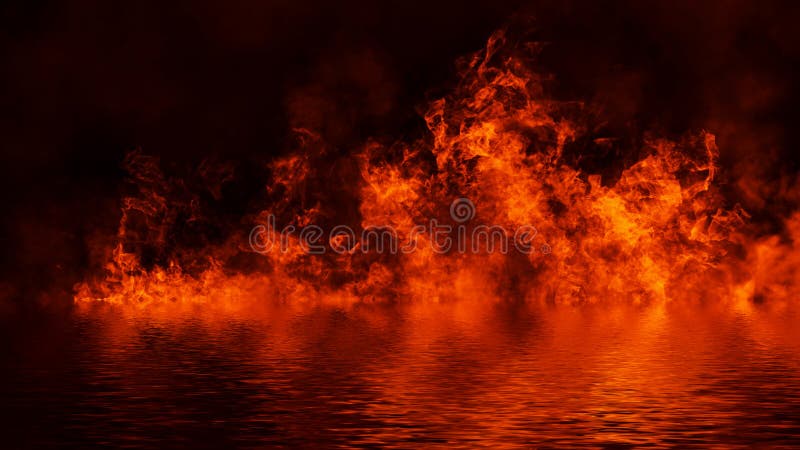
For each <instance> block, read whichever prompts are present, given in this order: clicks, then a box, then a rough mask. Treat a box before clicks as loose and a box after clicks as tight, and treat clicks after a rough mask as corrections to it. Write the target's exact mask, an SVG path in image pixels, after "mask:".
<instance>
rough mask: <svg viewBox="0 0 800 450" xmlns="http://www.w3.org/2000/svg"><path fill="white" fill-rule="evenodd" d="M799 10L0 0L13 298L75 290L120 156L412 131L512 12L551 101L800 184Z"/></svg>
mask: <svg viewBox="0 0 800 450" xmlns="http://www.w3.org/2000/svg"><path fill="white" fill-rule="evenodd" d="M798 19H800V15H798V10H797V8H796V7H795V6H794V2H766V1H725V2H694V1H677V2H676V1H663V2H634V1H631V2H627V1H620V2H588V1H587V2H560V1H558V2H556V1H553V2H549V1H539V2H522V1H508V2H499V1H480V2H469V3H468V2H463V1H459V2H452V1H446V2H436V1H403V2H377V1H375V2H366V1H354V0H348V1H343V2H322V1H317V2H312V1H307V0H300V1H289V0H285V1H264V2H245V1H238V0H237V1H229V2H219V3H212V2H208V1H175V2H146V1H142V2H109V1H73V2H64V3H57V2H41V3H35V2H22V1H19V2H11V3H5V4H4V5H3V6H2V7H0V58H1V59H2V71H1V72H0V99H2V110H0V137H1V139H0V145H1V146H2V156H1V158H2V160H1V161H0V166H1V167H2V168H1V169H0V177H2V186H1V187H0V189H1V191H2V194H1V195H2V205H3V220H2V224H3V225H2V239H3V241H2V245H3V252H2V261H0V265H1V266H2V268H3V273H4V275H3V283H2V297H3V301H4V302H5V303H6V305H5V306H8V304H10V303H9V302H12V303H13V304H14V305H16V306H15V308H17V307H19V306H20V305H36V306H35V308H40V307H42V306H45V307H52V306H53V305H54V304H60V303H59V300H54V299H57V298H67V299H68V298H69V292H70V289H71V286H72V284H73V283H75V282H76V281H78V280H79V279H80V278H81V276H82V273H83V271H84V270H85V267H86V258H87V256H86V251H85V240H86V236H87V235H88V234H89V233H91V232H93V231H96V230H97V229H104V230H109V231H110V232H113V230H114V226H115V223H116V221H117V220H118V214H119V207H118V201H119V196H120V185H121V183H122V180H123V178H124V172H123V171H122V169H121V167H120V165H121V162H122V159H123V157H124V155H125V153H126V152H128V151H130V150H132V149H134V148H137V147H141V148H142V149H143V150H144V151H145V152H146V153H148V154H152V155H158V156H159V157H160V158H161V159H162V161H164V164H165V165H166V166H168V167H170V166H172V167H178V168H180V167H183V166H194V165H197V164H198V163H199V162H200V161H202V160H203V159H204V158H206V157H209V156H215V157H218V158H220V159H226V160H234V161H240V162H242V161H244V162H247V163H252V164H260V163H262V162H263V161H265V160H268V159H269V158H270V157H272V156H274V155H277V154H280V153H282V152H284V151H286V147H287V136H288V133H289V130H290V129H291V127H292V126H295V125H302V126H306V127H309V128H312V129H315V130H317V131H319V132H320V133H321V134H322V135H323V137H324V138H325V139H326V140H327V141H328V142H329V143H331V145H332V146H334V147H335V148H336V149H338V151H341V152H348V151H350V150H351V149H353V148H355V147H357V146H358V145H359V144H360V143H363V142H364V140H365V139H366V138H368V137H370V136H382V137H390V138H391V139H405V138H407V137H411V138H413V137H419V136H421V135H422V134H423V130H424V124H423V122H422V120H421V119H420V118H419V114H418V112H419V110H420V109H421V108H424V105H425V102H426V100H427V99H429V98H432V97H435V96H437V95H440V94H442V93H444V92H446V91H447V88H448V86H451V85H452V83H453V82H454V80H455V67H454V61H455V59H456V58H457V57H458V56H461V55H464V54H466V53H469V52H471V51H475V50H478V49H480V48H481V47H482V46H483V44H484V43H485V41H486V39H487V37H488V36H489V35H490V34H491V32H492V31H494V30H496V29H498V28H500V27H502V26H504V25H506V24H508V23H510V22H512V21H517V22H519V21H522V22H525V21H529V20H533V21H532V22H531V23H534V24H535V29H536V33H535V36H537V38H539V39H541V40H542V41H543V42H546V43H547V45H546V47H545V50H544V52H543V54H542V56H541V61H540V63H541V66H542V71H543V72H544V73H550V74H553V76H554V80H555V83H554V84H553V86H552V95H554V96H555V97H558V98H563V99H580V100H583V101H586V102H589V103H590V104H592V105H594V107H596V108H597V109H598V111H601V112H602V114H603V115H604V117H606V120H608V122H609V123H610V124H618V125H620V126H624V127H627V128H629V129H635V130H655V131H656V132H659V133H662V134H665V135H673V134H676V135H677V134H680V133H682V132H684V131H687V130H698V129H702V128H706V129H709V130H710V131H712V132H715V133H716V134H717V137H718V143H719V144H720V147H721V149H722V160H723V164H724V165H725V166H726V167H727V169H728V172H729V173H730V174H731V177H732V179H735V178H736V177H739V176H742V174H743V173H745V172H747V171H748V170H751V169H747V167H756V166H757V167H758V168H759V169H758V175H759V176H761V177H766V178H767V179H769V178H775V179H777V177H778V176H781V175H783V176H786V174H790V175H791V174H793V173H796V167H797V163H798V158H797V156H795V152H794V149H795V148H796V146H797V143H798V138H797V133H796V132H795V124H796V119H797V118H798V112H797V107H796V105H797V102H798V100H799V99H800V97H799V96H798V88H797V84H796V80H797V79H798V78H797V76H796V75H797V70H798V69H797V67H800V64H798V63H800V61H798V59H800V32H798V31H797V30H798V28H800V26H799V25H800V24H799V23H798ZM748 161H750V162H752V164H750V165H748V163H747V162H748ZM743 201H744V203H745V206H749V207H750V209H751V210H758V209H759V208H769V207H770V201H769V199H768V200H767V201H766V203H764V202H761V203H759V202H758V201H749V204H748V200H747V199H744V200H743ZM45 292H47V293H48V294H47V295H43V293H45ZM5 306H4V308H5ZM5 309H7V308H5Z"/></svg>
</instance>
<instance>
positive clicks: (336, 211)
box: [75, 33, 800, 307]
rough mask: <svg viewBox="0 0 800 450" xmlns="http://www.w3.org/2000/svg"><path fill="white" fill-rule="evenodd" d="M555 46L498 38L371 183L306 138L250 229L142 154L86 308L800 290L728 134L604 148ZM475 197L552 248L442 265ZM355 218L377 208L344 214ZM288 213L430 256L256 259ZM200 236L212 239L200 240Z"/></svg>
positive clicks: (216, 190)
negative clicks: (544, 52)
mask: <svg viewBox="0 0 800 450" xmlns="http://www.w3.org/2000/svg"><path fill="white" fill-rule="evenodd" d="M535 51H536V48H535V46H527V47H525V48H524V49H522V50H520V49H519V48H512V46H510V45H508V44H507V42H506V39H505V36H504V34H503V33H497V34H496V35H494V36H493V37H492V38H491V39H490V40H489V42H488V45H487V47H486V48H485V49H484V50H482V51H480V52H478V53H476V54H474V55H472V56H471V57H469V58H466V59H464V60H463V61H461V66H462V68H461V78H460V81H459V83H458V85H457V86H456V87H455V89H454V90H453V92H452V93H451V94H450V95H448V96H446V97H445V98H441V99H439V100H436V101H434V102H432V103H431V104H430V106H429V108H428V110H427V112H426V113H425V115H424V118H425V121H426V123H427V127H428V130H429V135H428V136H425V137H424V138H421V139H419V140H418V141H414V142H396V143H394V144H391V145H384V144H381V143H379V142H377V141H370V142H368V143H366V144H365V145H364V146H363V147H362V148H361V149H360V150H359V151H358V152H356V153H355V154H352V155H349V156H347V157H345V159H347V161H346V164H344V165H345V166H348V165H349V166H350V167H353V170H352V171H351V172H346V171H345V172H346V173H349V174H350V175H349V176H347V177H344V176H342V177H340V178H342V179H341V180H340V179H335V177H332V175H331V174H332V173H334V171H332V170H331V169H330V167H331V163H330V161H331V160H332V159H333V158H334V157H333V156H331V153H332V152H331V149H330V148H328V147H327V145H326V143H325V142H324V141H323V139H322V138H321V137H320V136H319V135H318V134H316V133H315V132H314V131H313V130H308V129H297V130H295V133H296V137H297V142H298V148H297V149H296V151H294V152H292V153H290V154H289V155H287V156H284V157H282V158H279V159H277V160H275V161H273V162H272V163H271V166H270V168H269V169H270V173H271V179H270V180H269V182H268V185H267V188H266V198H267V200H265V204H263V205H261V207H260V208H259V209H260V210H254V211H253V212H251V213H250V214H247V215H245V217H244V218H243V219H242V218H241V217H240V218H237V219H236V220H232V219H224V220H222V221H221V222H220V223H211V224H210V221H212V219H210V218H209V217H207V215H206V214H205V212H204V202H207V201H208V200H207V199H206V197H208V195H206V196H205V197H204V196H202V195H199V194H197V193H196V190H194V189H193V187H192V186H190V185H189V184H187V183H185V182H182V181H180V180H172V179H168V178H167V177H165V176H164V175H163V174H162V172H161V170H160V169H159V164H158V161H157V160H155V159H154V158H150V157H147V156H145V155H143V154H141V153H140V152H134V153H131V154H130V155H129V156H128V158H127V161H126V168H127V169H128V171H129V172H130V173H131V175H132V178H133V181H134V182H135V184H136V186H137V187H138V189H137V193H136V194H135V195H132V196H130V197H128V198H125V199H124V201H123V207H122V218H121V221H120V226H119V230H118V234H117V236H116V242H115V243H113V244H112V245H107V246H102V245H101V246H99V248H98V253H100V254H101V255H102V258H103V259H104V260H107V261H108V262H107V263H106V264H105V265H104V266H103V267H102V268H101V269H100V270H98V274H97V277H95V278H91V279H89V280H88V281H86V282H84V283H81V284H79V285H78V286H77V287H76V294H75V300H76V302H78V303H86V302H95V301H101V302H109V303H116V304H125V305H137V306H148V305H155V304H164V303H178V304H196V303H206V304H214V305H223V306H230V307H237V305H240V304H242V303H244V302H246V301H248V300H253V301H256V302H262V301H278V302H287V303H319V302H322V303H333V304H341V305H348V304H353V303H357V302H363V301H387V300H388V301H405V300H409V301H434V302H437V301H447V300H451V299H468V300H477V301H484V300H486V301H503V300H510V299H513V300H519V299H522V300H525V301H530V302H545V303H554V304H583V303H594V302H631V303H663V302H668V301H707V300H714V301H723V302H734V303H741V302H748V301H751V300H757V301H762V300H769V301H776V302H780V301H786V300H790V299H792V298H794V297H796V296H797V295H798V294H799V293H800V288H799V287H798V283H797V274H798V268H800V258H798V256H797V255H798V253H797V251H796V249H795V242H797V240H798V239H800V214H797V213H795V214H792V215H790V216H788V217H786V218H784V225H783V228H782V230H780V232H778V233H773V234H763V233H759V232H758V227H756V226H754V225H753V223H752V222H753V221H752V219H751V217H750V215H749V214H748V212H746V211H745V210H744V209H743V208H742V207H740V206H739V205H738V204H737V203H736V201H735V199H731V198H730V195H725V194H724V193H723V192H722V191H721V189H720V186H721V185H722V181H723V180H722V179H721V177H724V176H725V174H723V173H721V172H720V168H719V165H718V159H719V149H718V148H717V145H716V143H715V139H714V136H713V135H712V134H711V133H709V132H706V131H702V132H697V133H693V134H688V135H686V136H684V137H683V138H680V139H677V140H674V141H673V140H667V139H663V138H659V137H657V136H653V135H649V136H645V137H644V138H643V139H641V140H639V141H638V142H637V144H635V145H634V146H630V145H628V144H627V142H628V141H626V140H625V139H624V138H623V137H620V136H613V135H609V133H604V132H603V131H602V120H600V121H598V120H596V119H594V118H592V117H591V113H590V112H589V111H588V108H586V107H585V106H584V105H582V104H580V103H566V102H557V101H553V100H548V99H547V97H546V96H545V93H544V87H543V84H544V81H545V80H544V79H543V78H542V77H541V76H539V75H537V73H535V72H534V71H533V70H532V66H533V65H534V64H533V63H532V62H531V60H530V58H529V57H528V56H530V55H531V54H534V53H535ZM598 123H599V125H598ZM626 146H627V147H626ZM628 147H632V148H628ZM608 155H617V156H619V157H614V158H610V157H609V156H608ZM620 155H621V156H620ZM604 158H605V166H604V167H597V164H596V163H594V162H596V161H598V160H600V161H604ZM201 172H202V174H205V176H206V178H205V180H206V182H205V183H204V188H206V189H207V190H208V192H210V193H211V194H210V196H211V198H212V200H213V199H217V200H219V199H220V198H222V197H223V195H222V187H223V185H224V183H226V182H227V181H229V180H231V179H233V178H234V175H235V174H234V171H233V169H232V168H231V167H228V166H224V165H216V166H214V165H211V166H209V165H208V164H205V165H204V166H203V167H201ZM201 178H202V177H201ZM346 183H349V184H346ZM332 185H336V186H332ZM339 185H343V186H344V187H343V188H340V187H338V186H339ZM794 189H795V188H789V189H787V192H786V195H787V196H790V197H791V192H792V191H793V190H794ZM456 198H466V199H470V200H471V201H472V202H473V203H474V205H475V207H476V209H475V211H474V213H475V220H476V223H478V222H479V223H481V224H489V225H492V226H496V227H498V228H499V229H502V230H516V229H519V228H520V227H525V226H532V227H535V233H534V234H533V235H532V236H533V237H532V238H531V242H530V243H531V245H532V248H533V249H534V251H532V252H529V253H527V254H522V253H519V252H506V253H503V252H488V251H487V252H477V253H471V254H464V253H458V252H450V253H447V252H438V251H436V250H435V246H434V245H431V244H433V243H432V242H430V240H431V238H430V236H428V235H427V234H424V233H422V234H419V233H414V232H413V230H414V227H415V225H416V224H424V223H427V222H428V221H430V220H431V219H436V220H438V221H439V222H441V223H447V222H448V221H451V222H452V219H451V218H450V216H449V215H448V211H449V209H448V208H449V206H450V205H451V202H452V201H453V199H456ZM345 204H351V205H356V206H357V208H351V209H352V211H351V212H350V213H342V212H341V211H342V210H344V209H346V208H345V207H344V206H342V205H345ZM269 217H273V218H274V219H275V220H276V221H277V223H279V224H280V225H279V226H280V227H283V226H285V225H290V226H292V227H295V229H299V228H301V227H304V226H307V225H310V224H318V225H323V226H332V225H333V224H335V223H336V221H337V220H340V221H341V220H346V221H347V222H345V223H344V225H347V226H349V227H351V228H353V229H356V230H365V229H368V228H370V227H375V226H386V227H391V228H392V229H394V230H398V233H399V234H398V236H397V238H398V239H399V240H400V241H402V242H406V241H412V240H413V241H414V242H415V243H416V247H415V251H413V252H401V253H398V252H392V253H389V254H387V253H379V252H370V251H359V250H360V249H359V245H362V244H361V243H353V242H346V243H345V242H343V241H340V240H338V238H337V240H336V242H332V244H336V245H340V244H341V245H344V246H345V247H346V249H347V250H348V251H344V252H327V253H325V254H319V255H318V254H310V253H309V252H308V251H307V250H308V249H307V248H303V245H302V242H300V239H299V238H298V236H297V234H296V233H286V234H285V235H281V239H282V242H281V243H282V244H285V249H284V251H278V250H276V249H273V251H267V252H262V253H261V254H256V253H254V252H253V250H252V249H251V248H250V247H249V246H248V232H249V230H250V228H252V226H253V224H257V223H266V222H267V221H268V218H269ZM340 223H341V222H340ZM209 224H210V225H209ZM209 229H211V230H212V231H208V230H209ZM220 230H222V231H220ZM191 235H195V236H202V237H203V238H202V239H200V240H199V242H191V243H187V242H186V238H185V236H191ZM209 236H211V237H209ZM220 236H222V237H220ZM511 237H513V236H509V238H511ZM284 241H285V242H284ZM326 244H327V243H326Z"/></svg>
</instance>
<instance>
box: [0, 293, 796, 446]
mask: <svg viewBox="0 0 800 450" xmlns="http://www.w3.org/2000/svg"><path fill="white" fill-rule="evenodd" d="M796 318H797V315H796V314H795V313H793V312H792V311H788V310H778V311H776V310H767V309H765V308H761V307H751V308H744V309H739V310H731V309H725V308H701V307H692V308H678V307H668V308H599V307H592V308H566V307H562V308H531V307H527V306H520V305H501V306H497V305H491V306H490V305H414V306H403V307H400V306H362V307H355V308H347V309H337V308H322V307H312V308H305V309H302V310H301V309H296V308H295V309H292V310H289V309H288V308H287V309H285V310H281V309H280V308H277V309H275V310H271V311H262V312H259V313H258V314H225V313H213V314H197V313H196V312H194V313H176V314H160V313H152V314H148V313H146V312H137V313H133V314H132V313H130V312H126V311H120V310H115V309H113V308H101V309H98V310H94V311H84V312H76V313H74V314H71V315H70V317H69V318H68V319H67V320H66V321H64V323H61V324H60V326H48V328H47V330H41V329H39V330H36V331H31V332H29V333H28V337H27V338H26V339H27V341H26V342H22V343H18V345H16V346H15V347H14V348H15V350H14V351H12V352H11V353H10V354H8V355H7V358H6V359H5V361H6V362H5V363H4V364H5V365H6V366H7V367H6V369H5V371H4V374H3V392H2V395H3V397H4V404H5V405H6V406H5V408H4V409H5V410H6V411H7V412H9V413H10V414H9V418H8V419H6V420H5V426H4V428H6V429H7V431H6V435H7V436H8V437H9V439H10V440H11V442H15V443H18V445H17V444H15V447H36V448H41V447H53V446H64V445H66V444H75V445H109V446H114V447H162V448H163V447H192V448H206V447H231V446H241V447H250V448H254V447H264V446H267V445H270V444H272V445H279V446H285V447H308V446H317V447H319V446H322V447H336V446H349V447H353V446H355V447H389V448H393V447H396V448H419V447H421V446H422V447H428V446H435V445H441V446H443V447H444V446H446V447H469V448H472V447H480V446H487V447H491V448H502V447H509V448H559V447H561V448H575V447H581V446H585V447H590V448H598V447H599V448H627V447H629V446H636V447H638V446H651V447H655V448H658V447H677V448H685V447H691V446H697V447H698V448H705V447H707V446H708V445H709V444H715V445H716V446H718V447H731V448H738V447H740V448H749V447H752V446H753V445H756V444H758V445H760V446H762V447H791V446H798V445H800V332H798V330H797V327H796V325H795V324H796V323H797V321H796Z"/></svg>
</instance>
